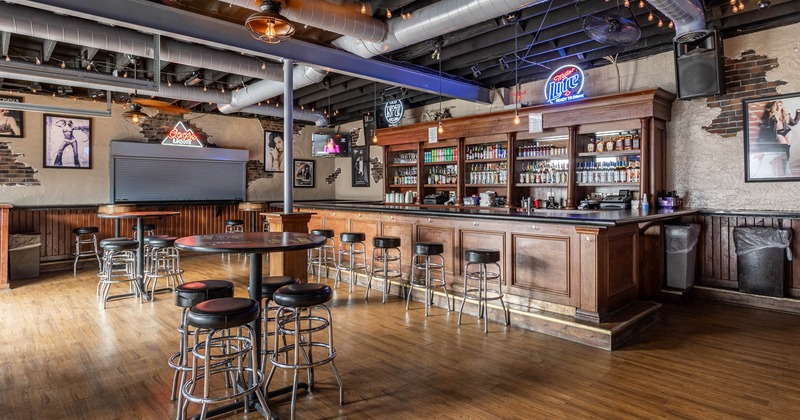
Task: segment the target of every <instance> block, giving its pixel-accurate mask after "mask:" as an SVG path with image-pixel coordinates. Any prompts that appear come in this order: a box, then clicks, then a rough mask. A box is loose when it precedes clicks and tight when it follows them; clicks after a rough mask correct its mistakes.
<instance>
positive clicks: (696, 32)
mask: <svg viewBox="0 0 800 420" xmlns="http://www.w3.org/2000/svg"><path fill="white" fill-rule="evenodd" d="M648 2H649V3H650V4H652V5H653V6H654V7H655V8H656V9H658V10H659V11H660V12H661V13H663V14H664V15H665V16H666V17H667V19H669V20H671V21H673V22H674V23H675V38H674V41H675V42H689V41H694V40H697V39H700V38H703V37H705V36H706V35H707V31H706V17H705V14H704V13H703V5H702V4H700V2H699V1H698V0H648Z"/></svg>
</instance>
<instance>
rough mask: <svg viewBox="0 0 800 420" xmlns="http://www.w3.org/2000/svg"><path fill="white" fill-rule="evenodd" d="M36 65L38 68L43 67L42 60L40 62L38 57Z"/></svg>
mask: <svg viewBox="0 0 800 420" xmlns="http://www.w3.org/2000/svg"><path fill="white" fill-rule="evenodd" d="M36 65H37V66H40V65H42V60H40V59H39V57H36Z"/></svg>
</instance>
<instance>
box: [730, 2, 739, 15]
mask: <svg viewBox="0 0 800 420" xmlns="http://www.w3.org/2000/svg"><path fill="white" fill-rule="evenodd" d="M731 10H733V13H739V6H737V5H735V4H734V5H733V9H731Z"/></svg>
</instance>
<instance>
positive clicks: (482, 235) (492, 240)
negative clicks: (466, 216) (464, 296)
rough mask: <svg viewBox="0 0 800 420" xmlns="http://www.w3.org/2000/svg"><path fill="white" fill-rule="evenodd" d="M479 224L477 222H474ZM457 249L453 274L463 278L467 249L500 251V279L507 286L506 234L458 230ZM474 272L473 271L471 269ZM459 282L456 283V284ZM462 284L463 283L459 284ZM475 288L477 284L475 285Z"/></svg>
mask: <svg viewBox="0 0 800 420" xmlns="http://www.w3.org/2000/svg"><path fill="white" fill-rule="evenodd" d="M475 223H479V222H475ZM458 233H459V241H458V244H459V249H458V250H457V251H456V255H457V256H458V257H457V258H456V264H457V266H458V267H454V268H453V274H454V275H456V276H458V277H461V278H463V276H464V266H465V265H466V263H467V261H466V260H465V259H464V252H466V250H468V249H496V250H498V251H500V262H499V264H500V278H501V280H502V282H503V284H504V285H505V284H508V283H509V280H508V277H507V275H506V273H507V272H506V269H505V267H506V266H507V265H508V264H507V262H508V258H509V255H508V253H507V252H506V232H501V231H485V230H477V229H463V228H462V229H459V231H458ZM473 270H474V269H473ZM458 283H459V282H458V281H456V284H458ZM461 284H463V283H461ZM475 286H476V287H477V283H476V284H475Z"/></svg>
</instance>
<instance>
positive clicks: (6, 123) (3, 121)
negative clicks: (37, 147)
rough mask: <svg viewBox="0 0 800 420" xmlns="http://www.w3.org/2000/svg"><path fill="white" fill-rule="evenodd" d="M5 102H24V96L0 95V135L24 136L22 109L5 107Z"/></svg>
mask: <svg viewBox="0 0 800 420" xmlns="http://www.w3.org/2000/svg"><path fill="white" fill-rule="evenodd" d="M4 102H15V103H22V97H21V96H5V95H0V137H22V136H23V135H24V134H23V132H22V111H12V110H10V109H5V108H4V107H3V103H4Z"/></svg>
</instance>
